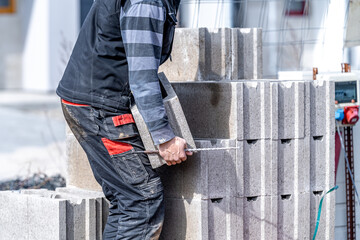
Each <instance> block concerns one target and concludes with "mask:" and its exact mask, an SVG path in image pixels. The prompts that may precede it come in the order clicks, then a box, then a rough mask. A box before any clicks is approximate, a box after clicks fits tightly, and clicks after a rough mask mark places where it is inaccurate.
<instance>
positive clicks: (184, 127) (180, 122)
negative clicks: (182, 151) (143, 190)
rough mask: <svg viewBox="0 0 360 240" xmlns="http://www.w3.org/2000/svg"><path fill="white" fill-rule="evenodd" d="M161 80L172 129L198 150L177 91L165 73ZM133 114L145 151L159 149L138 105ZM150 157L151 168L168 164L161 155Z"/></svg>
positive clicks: (160, 76)
mask: <svg viewBox="0 0 360 240" xmlns="http://www.w3.org/2000/svg"><path fill="white" fill-rule="evenodd" d="M159 79H160V81H161V84H162V86H163V87H164V89H165V91H166V96H165V97H164V99H163V101H164V106H165V109H166V113H167V116H168V119H169V123H170V126H171V127H172V129H173V131H174V133H175V135H176V136H179V137H182V138H184V139H185V140H186V142H187V144H188V147H189V148H192V149H193V148H196V145H195V142H194V139H193V137H192V135H191V132H190V129H189V126H188V123H187V121H186V118H185V115H184V112H183V110H182V107H181V104H180V101H179V99H178V97H177V95H176V93H175V91H174V90H173V88H172V86H171V84H170V83H169V81H168V80H167V78H166V76H165V75H164V74H163V73H160V74H159ZM131 112H132V115H133V117H134V119H135V123H136V126H137V128H138V130H139V133H140V136H141V140H142V141H143V143H144V147H145V149H147V150H156V149H157V147H156V146H155V145H154V142H153V140H152V137H151V135H150V132H149V130H148V128H147V126H146V124H145V121H144V119H143V118H142V116H141V114H140V112H139V110H138V108H137V106H136V105H133V106H132V107H131ZM148 156H149V160H150V163H151V166H152V167H153V168H158V167H160V166H162V165H164V164H166V162H165V161H164V159H162V158H161V157H160V155H157V154H149V155H148Z"/></svg>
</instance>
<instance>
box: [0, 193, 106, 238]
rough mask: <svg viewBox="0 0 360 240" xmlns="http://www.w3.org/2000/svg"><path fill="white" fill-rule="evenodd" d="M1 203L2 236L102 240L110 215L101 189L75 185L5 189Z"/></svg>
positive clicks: (0, 229)
mask: <svg viewBox="0 0 360 240" xmlns="http://www.w3.org/2000/svg"><path fill="white" fill-rule="evenodd" d="M0 202H1V203H2V204H0V226H1V228H0V239H17V240H22V239H24V240H25V239H26V240H28V239H43V240H47V239H48V240H101V239H102V232H103V230H104V227H105V223H106V219H107V215H108V203H107V202H106V201H105V200H104V198H103V194H102V193H101V192H98V191H88V190H86V191H85V190H82V189H76V188H58V189H57V190H56V191H48V190H46V189H38V190H22V191H17V192H10V191H5V192H0ZM5 203H6V204H5Z"/></svg>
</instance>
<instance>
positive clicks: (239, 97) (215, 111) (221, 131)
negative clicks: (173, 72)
mask: <svg viewBox="0 0 360 240" xmlns="http://www.w3.org/2000/svg"><path fill="white" fill-rule="evenodd" d="M172 85H173V87H174V90H175V92H176V93H177V95H178V97H179V100H180V102H181V105H182V107H183V109H184V113H185V116H186V118H187V119H188V123H189V127H190V130H191V132H192V134H193V136H194V137H195V138H216V139H217V138H228V139H229V138H230V139H238V140H244V139H246V140H255V139H294V138H304V136H305V127H304V125H305V117H308V116H307V115H306V111H305V88H306V87H305V83H304V82H300V81H289V82H278V81H276V82H270V81H264V80H258V81H255V80H251V81H232V82H227V81H223V82H196V83H173V84H172ZM324 101H325V100H323V102H324ZM195 103H196V104H195ZM294 106H298V107H294Z"/></svg>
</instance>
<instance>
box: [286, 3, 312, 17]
mask: <svg viewBox="0 0 360 240" xmlns="http://www.w3.org/2000/svg"><path fill="white" fill-rule="evenodd" d="M285 4H286V12H285V14H286V15H288V16H302V15H307V14H308V11H307V8H308V6H307V5H308V4H307V3H306V1H305V0H287V1H285Z"/></svg>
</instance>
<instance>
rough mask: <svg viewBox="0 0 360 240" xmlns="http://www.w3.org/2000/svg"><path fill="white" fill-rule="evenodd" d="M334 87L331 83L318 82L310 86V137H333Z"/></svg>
mask: <svg viewBox="0 0 360 240" xmlns="http://www.w3.org/2000/svg"><path fill="white" fill-rule="evenodd" d="M334 92H335V85H334V82H332V81H324V80H318V81H313V82H312V83H311V84H310V92H309V93H308V94H309V95H310V119H309V120H310V124H309V125H308V126H309V127H308V131H309V134H310V136H324V135H326V134H330V135H334V132H335V121H334V119H335V116H334V115H335V104H334V103H335V94H334Z"/></svg>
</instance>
